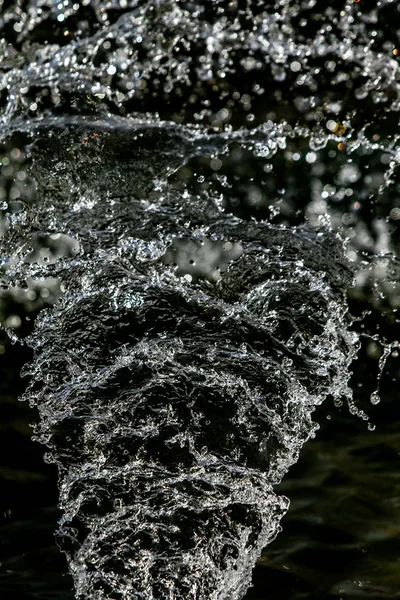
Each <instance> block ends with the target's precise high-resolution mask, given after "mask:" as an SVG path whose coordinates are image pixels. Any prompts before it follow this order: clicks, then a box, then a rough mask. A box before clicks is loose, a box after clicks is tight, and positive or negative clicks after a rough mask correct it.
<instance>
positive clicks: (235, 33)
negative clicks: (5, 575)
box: [0, 0, 400, 600]
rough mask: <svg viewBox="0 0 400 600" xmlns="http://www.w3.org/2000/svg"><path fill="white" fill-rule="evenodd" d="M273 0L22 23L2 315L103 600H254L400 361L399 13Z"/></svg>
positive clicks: (94, 6) (1, 181)
mask: <svg viewBox="0 0 400 600" xmlns="http://www.w3.org/2000/svg"><path fill="white" fill-rule="evenodd" d="M267 4H269V3H265V2H250V1H249V2H245V1H244V2H240V1H238V2H236V1H233V2H222V1H211V0H209V1H207V0H203V1H202V2H189V1H181V2H180V1H174V2H169V1H157V2H154V1H140V0H131V1H129V0H119V1H114V0H111V1H109V2H94V1H93V2H91V1H88V0H83V2H76V3H71V2H69V1H68V0H66V1H65V2H60V3H58V4H57V3H54V2H53V1H48V2H46V1H37V2H26V3H23V4H21V3H14V2H4V3H3V5H2V8H1V16H0V31H1V36H2V37H1V40H0V60H1V62H0V69H1V72H2V79H1V82H0V93H1V96H0V102H1V113H0V137H1V144H2V145H1V155H0V160H1V163H2V167H1V175H0V202H1V209H2V212H1V220H0V230H1V235H2V237H1V269H2V282H3V291H2V296H1V301H2V305H1V306H2V308H1V310H2V320H3V325H4V328H5V330H6V332H7V335H8V336H9V338H10V339H11V341H13V342H14V343H23V344H27V345H28V346H29V347H31V348H33V351H34V356H33V360H32V361H31V362H30V363H29V365H27V366H26V367H25V369H24V372H25V374H26V375H28V376H29V383H28V387H27V390H26V391H25V394H24V398H25V399H26V400H28V401H29V403H30V404H31V405H32V406H36V407H37V409H38V413H39V421H38V423H37V425H36V429H35V438H36V439H37V440H39V441H40V442H42V443H43V444H44V445H45V446H47V449H48V454H47V460H49V461H50V462H52V463H55V464H56V465H57V467H58V470H59V494H60V507H61V509H62V518H61V520H60V523H59V529H58V531H57V538H58V543H59V546H60V547H61V548H62V550H63V551H64V552H65V554H66V556H67V559H68V565H69V569H70V572H71V574H72V576H73V579H74V585H75V592H76V597H77V598H79V599H87V600H88V599H99V600H100V599H104V600H105V599H109V600H128V599H138V600H139V599H143V600H144V599H146V600H151V599H154V600H184V599H185V600H223V599H230V600H240V599H241V598H243V596H244V595H245V593H246V590H247V588H248V587H249V585H250V583H251V572H252V568H253V566H254V564H255V562H256V560H257V558H258V557H259V555H260V553H261V551H262V549H263V548H264V547H265V546H266V545H267V544H268V543H269V542H271V541H272V540H273V539H274V538H275V537H276V536H277V534H278V533H279V531H280V525H279V523H280V519H281V517H282V516H283V515H284V513H285V512H286V511H287V509H288V500H287V499H286V498H285V497H284V496H281V495H279V494H278V493H277V492H276V491H275V487H276V486H277V485H278V484H279V483H280V481H281V480H282V478H283V476H284V475H285V474H286V472H287V471H288V469H289V467H290V466H291V465H293V464H294V463H296V461H297V460H298V457H299V452H300V450H301V447H302V446H303V444H304V442H306V441H307V440H309V439H310V437H313V436H314V435H315V431H316V429H317V428H318V426H317V425H316V424H315V423H314V422H313V421H312V414H313V412H314V410H315V409H316V407H317V406H319V405H321V404H322V403H323V402H324V401H325V400H327V399H330V400H333V402H334V403H335V405H336V406H338V407H339V406H341V405H342V404H343V403H345V404H346V403H347V405H348V406H349V407H350V411H351V412H352V413H357V414H358V415H359V417H361V418H362V419H365V420H368V410H366V411H365V410H361V408H359V407H358V406H357V405H356V403H355V402H354V398H353V386H352V385H351V382H350V379H351V376H352V371H351V368H354V366H352V367H351V365H352V363H354V361H355V364H357V355H358V353H359V352H361V350H360V348H362V344H363V340H364V339H368V340H369V341H370V342H373V343H374V344H375V346H374V348H375V350H374V349H372V350H371V349H370V354H371V353H372V354H373V353H374V352H375V355H376V361H377V362H378V367H377V374H378V376H377V379H378V381H377V386H376V387H377V389H375V388H372V389H371V390H370V392H371V393H370V394H369V396H370V398H371V403H372V404H376V403H379V398H380V395H379V379H380V377H381V375H382V372H383V369H384V366H385V361H386V359H387V358H388V357H389V356H392V355H393V354H394V353H395V352H396V348H397V338H396V334H397V333H396V332H397V329H396V323H397V317H396V311H397V309H398V306H399V291H400V284H399V262H398V259H397V258H396V255H397V250H398V244H399V235H398V231H399V229H398V223H399V222H400V200H399V198H400V196H399V194H400V187H399V182H398V166H399V164H400V132H398V124H399V118H398V114H399V110H400V95H399V92H400V69H399V62H398V60H399V59H398V55H399V56H400V40H399V31H397V30H396V27H393V24H394V23H398V24H399V25H398V28H399V30H400V12H399V10H398V5H397V3H395V2H390V1H381V2H378V3H376V2H368V1H354V2H353V1H352V2H349V1H346V2H335V3H334V6H332V7H330V6H327V5H326V2H317V1H315V0H308V1H300V2H299V1H297V2H291V1H289V2H288V1H285V2H283V1H279V2H275V4H273V3H271V5H267ZM349 301H350V302H351V303H352V304H353V305H354V310H353V312H351V313H350V312H349V308H348V306H349V305H348V302H349ZM357 308H358V309H359V313H360V315H361V316H360V315H357V317H356V313H357ZM364 309H365V310H366V311H367V312H368V311H369V314H370V313H371V311H375V313H376V314H379V315H384V317H385V319H386V321H385V322H386V323H387V324H388V327H387V328H386V329H387V330H385V332H384V333H383V334H382V332H381V331H379V325H378V326H374V324H373V323H370V322H368V321H366V320H365V319H367V316H366V315H367V312H364V314H361V313H362V312H363V310H364ZM33 321H34V325H33ZM390 326H391V327H390ZM360 387H362V385H361V386H360ZM366 427H367V425H366ZM368 427H369V428H370V429H371V430H373V428H374V423H372V422H370V423H369V425H368Z"/></svg>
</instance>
